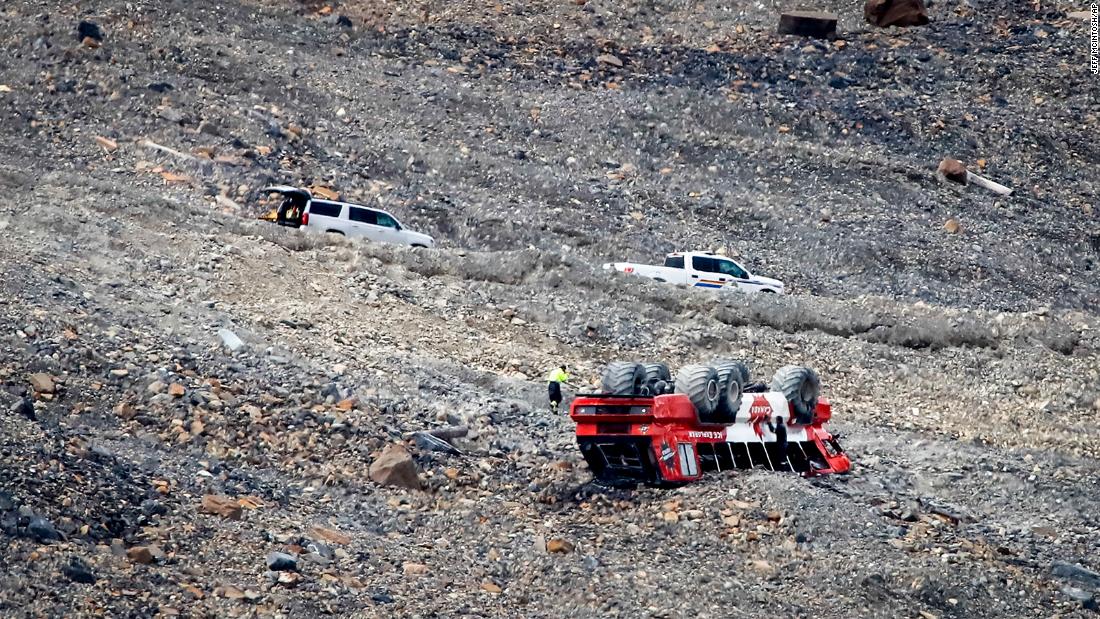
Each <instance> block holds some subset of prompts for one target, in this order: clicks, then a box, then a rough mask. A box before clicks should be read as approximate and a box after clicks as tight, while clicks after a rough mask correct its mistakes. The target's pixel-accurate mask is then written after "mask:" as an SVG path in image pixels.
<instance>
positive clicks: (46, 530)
mask: <svg viewBox="0 0 1100 619" xmlns="http://www.w3.org/2000/svg"><path fill="white" fill-rule="evenodd" d="M27 533H28V534H29V535H30V536H31V537H33V538H34V539H36V540H38V541H40V542H52V541H57V540H60V539H62V535H61V532H60V531H58V530H57V529H56V528H55V527H54V526H53V523H52V522H50V521H49V520H46V519H45V518H42V517H41V516H35V517H33V518H31V521H30V522H29V523H27Z"/></svg>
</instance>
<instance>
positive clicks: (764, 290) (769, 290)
mask: <svg viewBox="0 0 1100 619" xmlns="http://www.w3.org/2000/svg"><path fill="white" fill-rule="evenodd" d="M760 292H766V293H768V294H775V291H774V290H772V289H771V288H765V289H763V290H761V291H760Z"/></svg>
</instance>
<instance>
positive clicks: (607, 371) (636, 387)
mask: <svg viewBox="0 0 1100 619" xmlns="http://www.w3.org/2000/svg"><path fill="white" fill-rule="evenodd" d="M644 386H645V367H644V366H642V364H640V363H634V362H633V361H612V362H611V363H608V364H607V367H606V368H604V371H603V376H601V377H600V387H601V389H602V390H603V392H604V393H608V394H611V395H640V394H641V392H642V387H644Z"/></svg>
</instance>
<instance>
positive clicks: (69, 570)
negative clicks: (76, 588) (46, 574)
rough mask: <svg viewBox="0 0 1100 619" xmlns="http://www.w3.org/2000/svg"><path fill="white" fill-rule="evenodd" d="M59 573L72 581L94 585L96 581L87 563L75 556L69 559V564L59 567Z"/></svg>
mask: <svg viewBox="0 0 1100 619" xmlns="http://www.w3.org/2000/svg"><path fill="white" fill-rule="evenodd" d="M61 573H62V574H64V575H65V577H66V578H68V579H69V580H71V581H73V582H78V583H82V584H86V585H94V584H95V581H96V578H95V574H93V573H92V569H91V568H90V567H88V564H87V563H85V562H84V561H83V560H81V559H79V558H77V557H73V558H72V559H70V560H69V564H68V565H66V566H65V567H63V568H62V569H61Z"/></svg>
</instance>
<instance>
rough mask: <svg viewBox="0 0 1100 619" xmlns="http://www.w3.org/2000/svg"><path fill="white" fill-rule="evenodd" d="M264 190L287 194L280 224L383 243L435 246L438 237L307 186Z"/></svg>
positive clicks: (277, 214) (279, 215) (278, 216)
mask: <svg viewBox="0 0 1100 619" xmlns="http://www.w3.org/2000/svg"><path fill="white" fill-rule="evenodd" d="M261 191H262V192H264V193H278V194H282V195H283V196H284V197H285V199H284V200H283V203H282V204H281V205H279V208H278V210H277V211H276V212H275V213H274V220H275V222H276V223H278V224H279V225H281V226H290V227H292V228H306V229H312V230H319V231H321V232H331V233H334V234H341V235H345V236H362V237H366V238H368V239H370V240H372V241H378V242H380V243H396V244H398V245H412V246H413V247H435V239H433V238H432V237H430V236H428V235H427V234H421V233H419V232H413V231H412V230H406V229H405V227H404V226H402V225H401V222H399V221H397V218H396V217H394V216H393V215H390V214H389V213H387V212H386V211H383V210H380V209H376V208H370V207H368V206H363V205H361V204H352V203H350V202H336V201H334V200H320V199H317V198H314V197H313V196H312V195H311V194H310V193H309V191H307V190H305V189H300V188H298V187H288V186H286V185H277V186H274V187H264V188H263V189H262V190H261Z"/></svg>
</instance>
